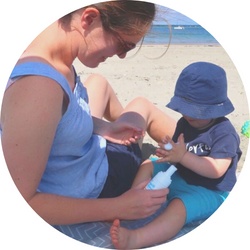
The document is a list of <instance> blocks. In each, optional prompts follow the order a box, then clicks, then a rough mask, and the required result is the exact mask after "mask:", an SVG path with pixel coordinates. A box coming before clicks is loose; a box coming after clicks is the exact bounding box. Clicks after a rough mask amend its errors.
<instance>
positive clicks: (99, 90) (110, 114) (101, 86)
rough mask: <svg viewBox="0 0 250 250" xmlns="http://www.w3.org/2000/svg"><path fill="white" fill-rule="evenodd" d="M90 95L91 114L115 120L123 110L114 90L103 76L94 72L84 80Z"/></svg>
mask: <svg viewBox="0 0 250 250" xmlns="http://www.w3.org/2000/svg"><path fill="white" fill-rule="evenodd" d="M84 86H85V87H86V88H87V91H88V96H89V106H90V110H91V114H92V116H94V117H97V118H100V119H101V118H103V117H104V118H105V119H106V120H108V121H115V120H116V119H117V118H118V117H119V116H120V114H121V112H122V111H123V107H122V105H121V103H120V102H119V100H118V98H117V96H116V94H115V92H114V90H113V89H112V87H111V86H110V84H109V83H108V81H107V80H106V78H104V77H103V76H101V75H99V74H93V75H91V76H89V77H88V78H87V80H86V81H85V82H84Z"/></svg>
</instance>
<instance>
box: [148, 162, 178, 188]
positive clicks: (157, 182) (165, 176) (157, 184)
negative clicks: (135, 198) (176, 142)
mask: <svg viewBox="0 0 250 250" xmlns="http://www.w3.org/2000/svg"><path fill="white" fill-rule="evenodd" d="M176 170H177V168H176V167H175V166H174V165H171V166H170V167H169V169H168V170H167V171H166V172H163V171H160V172H159V173H157V175H156V176H155V177H154V178H153V179H152V180H151V181H150V182H149V183H148V185H147V186H146V187H145V189H151V190H152V189H162V188H167V187H169V185H170V184H171V182H172V180H171V176H172V174H173V173H174V172H175V171H176Z"/></svg>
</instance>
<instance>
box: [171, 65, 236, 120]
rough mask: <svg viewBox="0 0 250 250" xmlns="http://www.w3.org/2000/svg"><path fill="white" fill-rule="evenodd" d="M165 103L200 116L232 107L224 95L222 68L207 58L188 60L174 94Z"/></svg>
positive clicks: (217, 114)
mask: <svg viewBox="0 0 250 250" xmlns="http://www.w3.org/2000/svg"><path fill="white" fill-rule="evenodd" d="M166 106H167V107H168V108H170V109H173V110H175V111H177V112H179V113H181V114H182V115H186V116H189V117H192V118H195V119H201V120H203V119H212V118H217V117H222V116H225V115H228V114H229V113H231V112H232V111H233V110H234V107H233V104H232V103H231V101H230V100H229V98H228V97H227V78H226V73H225V71H224V69H222V68H221V67H219V66H217V65H215V64H212V63H208V62H196V63H192V64H190V65H189V66H187V67H186V68H185V69H184V70H183V71H182V72H181V74H180V76H179V78H178V80H177V83H176V86H175V91H174V96H173V97H172V98H171V100H170V102H169V103H168V104H167V105H166Z"/></svg>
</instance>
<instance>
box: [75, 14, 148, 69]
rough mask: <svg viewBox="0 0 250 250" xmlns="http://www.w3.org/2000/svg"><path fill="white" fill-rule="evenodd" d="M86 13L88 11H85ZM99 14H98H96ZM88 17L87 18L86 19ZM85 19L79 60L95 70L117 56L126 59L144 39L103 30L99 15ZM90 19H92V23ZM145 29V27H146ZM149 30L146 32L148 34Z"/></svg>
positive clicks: (138, 36)
mask: <svg viewBox="0 0 250 250" xmlns="http://www.w3.org/2000/svg"><path fill="white" fill-rule="evenodd" d="M85 13H86V11H85ZM95 14H97V13H95ZM85 16H86V18H85ZM85 16H84V15H83V17H84V18H85V19H83V18H82V20H84V22H83V21H82V23H84V25H83V26H82V27H84V29H83V31H82V34H83V37H82V38H83V39H81V41H80V42H79V49H78V54H77V56H78V59H79V60H80V61H81V62H82V63H83V64H84V65H85V66H87V67H90V68H95V67H97V66H98V65H99V64H100V63H101V62H104V61H105V60H106V59H107V58H109V57H112V56H114V55H117V56H118V57H119V58H121V59H122V58H125V57H126V55H127V52H128V51H129V50H131V49H134V48H135V46H136V44H137V43H138V42H139V41H140V40H141V39H142V37H143V36H142V35H130V36H128V35H124V34H122V33H121V32H120V33H112V32H109V31H106V30H105V29H104V28H103V25H102V21H101V19H100V18H98V14H97V15H96V16H94V15H93V14H92V16H91V15H89V16H88V17H87V15H85ZM90 17H92V20H91V22H90V21H89V20H90ZM144 28H145V27H144ZM146 31H147V30H145V33H146Z"/></svg>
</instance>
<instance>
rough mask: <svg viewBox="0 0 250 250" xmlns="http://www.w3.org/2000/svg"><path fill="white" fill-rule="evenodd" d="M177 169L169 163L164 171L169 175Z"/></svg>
mask: <svg viewBox="0 0 250 250" xmlns="http://www.w3.org/2000/svg"><path fill="white" fill-rule="evenodd" d="M176 170H177V168H176V167H175V166H174V165H171V166H170V167H169V169H168V170H167V171H166V173H167V174H168V175H169V176H171V175H172V174H173V173H174V172H175V171H176Z"/></svg>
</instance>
